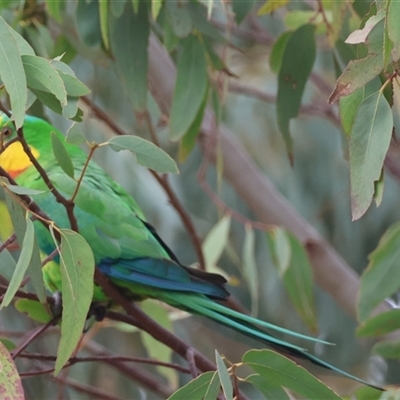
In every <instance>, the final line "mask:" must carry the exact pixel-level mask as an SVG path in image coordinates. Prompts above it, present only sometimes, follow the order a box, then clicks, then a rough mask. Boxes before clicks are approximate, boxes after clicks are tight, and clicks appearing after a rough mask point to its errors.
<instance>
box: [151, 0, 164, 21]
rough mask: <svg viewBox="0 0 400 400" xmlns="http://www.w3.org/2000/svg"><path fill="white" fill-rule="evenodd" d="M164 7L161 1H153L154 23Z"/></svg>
mask: <svg viewBox="0 0 400 400" xmlns="http://www.w3.org/2000/svg"><path fill="white" fill-rule="evenodd" d="M162 5H163V3H162V1H161V0H151V16H152V18H153V21H155V20H156V19H157V17H158V15H159V14H160V11H161V8H162Z"/></svg>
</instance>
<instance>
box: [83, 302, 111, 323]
mask: <svg viewBox="0 0 400 400" xmlns="http://www.w3.org/2000/svg"><path fill="white" fill-rule="evenodd" d="M108 307H109V305H105V304H103V303H92V305H91V306H90V310H89V315H88V318H89V317H94V319H95V320H96V321H97V322H100V321H103V319H104V318H105V317H106V314H107V310H108Z"/></svg>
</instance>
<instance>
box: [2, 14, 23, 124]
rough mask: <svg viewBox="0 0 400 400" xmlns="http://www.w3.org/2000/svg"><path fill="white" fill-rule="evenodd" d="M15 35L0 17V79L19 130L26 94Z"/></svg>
mask: <svg viewBox="0 0 400 400" xmlns="http://www.w3.org/2000/svg"><path fill="white" fill-rule="evenodd" d="M15 35H16V32H15V33H14V34H13V33H12V29H11V28H10V26H9V25H8V24H7V23H6V22H5V21H4V19H3V18H2V17H0V78H1V80H2V81H3V83H4V86H5V88H6V90H7V93H8V95H9V96H10V102H11V109H12V112H13V115H12V118H13V119H14V121H15V124H16V128H17V129H19V128H21V126H22V125H23V124H24V117H25V107H26V103H27V100H28V92H27V89H26V76H25V71H24V67H23V65H22V60H21V55H20V53H19V51H18V44H17V42H16V40H15V39H14V36H15Z"/></svg>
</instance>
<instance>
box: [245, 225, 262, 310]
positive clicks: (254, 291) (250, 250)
mask: <svg viewBox="0 0 400 400" xmlns="http://www.w3.org/2000/svg"><path fill="white" fill-rule="evenodd" d="M242 264H243V275H244V276H245V278H246V281H247V284H248V286H249V290H250V294H251V315H252V316H257V314H258V297H259V296H258V295H259V292H260V291H259V287H258V282H259V281H258V270H257V264H256V259H255V234H254V230H253V228H252V227H251V225H249V224H246V225H245V238H244V242H243V261H242Z"/></svg>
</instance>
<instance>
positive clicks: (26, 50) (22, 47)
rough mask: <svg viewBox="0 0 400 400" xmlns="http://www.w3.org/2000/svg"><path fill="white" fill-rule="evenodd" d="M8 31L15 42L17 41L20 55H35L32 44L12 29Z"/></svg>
mask: <svg viewBox="0 0 400 400" xmlns="http://www.w3.org/2000/svg"><path fill="white" fill-rule="evenodd" d="M10 32H11V34H12V35H13V37H14V40H15V42H16V43H17V47H18V51H19V54H20V55H21V56H23V55H30V56H34V55H35V52H34V50H33V49H32V46H31V45H30V44H29V43H28V42H27V41H26V40H25V39H24V38H23V37H22V36H21V35H20V34H19V33H18V32H16V31H14V29H10Z"/></svg>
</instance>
